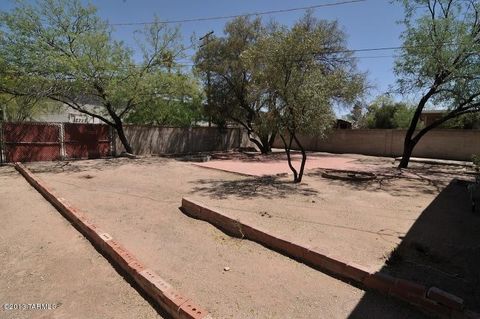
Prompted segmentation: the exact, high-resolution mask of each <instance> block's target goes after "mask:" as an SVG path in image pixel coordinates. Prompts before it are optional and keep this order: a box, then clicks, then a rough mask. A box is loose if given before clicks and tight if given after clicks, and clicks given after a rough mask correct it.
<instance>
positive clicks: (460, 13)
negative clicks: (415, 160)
mask: <svg viewBox="0 0 480 319" xmlns="http://www.w3.org/2000/svg"><path fill="white" fill-rule="evenodd" d="M398 1H401V2H402V3H403V4H404V7H405V12H406V16H405V21H404V22H405V26H406V30H405V32H404V33H403V40H404V43H403V49H402V53H401V56H400V57H399V58H398V59H397V61H396V66H395V70H396V73H397V74H398V76H399V80H398V83H399V87H400V89H401V91H402V92H410V93H412V92H413V93H417V92H419V91H420V92H422V93H421V97H420V98H419V101H418V104H417V106H416V109H415V112H414V114H413V117H412V120H411V123H410V126H409V128H408V131H407V133H406V136H405V142H404V150H403V155H402V160H401V161H400V164H399V168H406V167H408V163H409V160H410V157H411V155H412V152H413V150H414V147H415V145H416V144H417V143H418V142H419V141H420V139H421V138H422V137H423V136H424V135H425V134H426V133H427V132H428V131H430V130H432V129H434V128H436V127H438V126H440V125H441V124H443V123H445V122H446V121H448V120H450V119H453V118H456V117H459V116H461V115H463V114H469V113H474V112H478V111H480V76H479V75H480V63H479V62H480V60H479V58H480V20H479V17H480V15H479V13H480V12H479V9H480V3H479V2H478V1H464V0H398ZM428 104H434V105H436V106H437V107H442V108H443V109H445V111H446V112H445V115H444V116H442V117H441V118H439V119H438V120H436V121H434V122H433V123H431V124H429V125H428V126H426V127H424V128H422V129H421V130H419V131H418V132H415V129H416V127H417V124H418V123H419V119H420V115H421V113H422V111H423V109H424V108H425V106H427V105H428Z"/></svg>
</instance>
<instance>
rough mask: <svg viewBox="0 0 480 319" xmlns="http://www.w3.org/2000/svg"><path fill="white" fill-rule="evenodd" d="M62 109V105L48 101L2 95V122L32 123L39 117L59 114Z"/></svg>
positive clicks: (0, 98) (0, 109)
mask: <svg viewBox="0 0 480 319" xmlns="http://www.w3.org/2000/svg"><path fill="white" fill-rule="evenodd" d="M60 107H61V104H60V103H57V102H52V101H49V100H47V99H36V98H35V97H31V96H12V95H8V94H0V120H4V121H9V122H23V121H32V120H34V119H35V117H37V116H39V115H42V114H48V113H55V112H58V111H59V110H60ZM3 115H5V118H3Z"/></svg>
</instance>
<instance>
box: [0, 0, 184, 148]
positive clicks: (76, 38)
mask: <svg viewBox="0 0 480 319" xmlns="http://www.w3.org/2000/svg"><path fill="white" fill-rule="evenodd" d="M111 32H112V30H111V28H110V27H109V26H108V25H107V23H106V22H104V21H102V20H101V19H100V18H99V17H98V16H97V15H96V9H95V7H93V6H91V5H88V6H83V5H82V2H81V1H80V0H71V1H69V0H38V1H37V2H36V3H35V4H34V5H30V4H27V3H26V2H19V4H18V5H17V7H15V8H14V9H13V10H12V11H11V12H2V13H1V14H0V57H1V58H0V67H1V68H0V70H1V71H2V72H1V75H0V77H1V78H3V80H4V81H2V82H1V83H0V92H4V93H8V94H11V95H14V96H24V97H26V96H30V97H34V98H48V99H51V100H53V101H58V102H61V103H64V104H65V105H67V106H68V107H71V108H72V109H75V110H77V111H79V112H81V113H84V114H87V115H90V116H93V117H95V118H98V119H100V120H101V121H103V122H105V123H106V124H108V125H110V126H111V127H113V128H114V129H115V130H116V132H117V134H118V137H119V138H120V140H121V142H122V144H123V146H124V147H125V150H126V151H127V152H129V153H132V152H133V150H132V148H131V146H130V144H129V142H128V140H127V138H126V136H125V133H124V129H123V119H124V118H125V117H126V116H127V115H128V113H129V112H131V111H132V110H133V109H134V108H136V107H137V106H138V105H139V104H141V103H142V102H143V101H145V100H148V99H151V98H152V96H155V95H158V94H159V93H161V92H159V86H158V84H159V81H160V80H159V78H160V77H159V74H161V73H162V71H164V70H165V69H170V68H171V67H172V64H173V60H174V59H175V57H176V56H177V55H179V54H180V53H181V49H182V48H181V47H180V46H179V45H178V38H179V37H178V35H179V32H178V29H170V28H167V27H166V26H165V25H164V24H161V23H159V22H158V21H157V22H155V23H153V24H151V25H149V26H148V27H146V28H145V30H143V31H142V32H138V33H137V35H138V37H137V40H138V46H139V48H140V49H141V53H142V55H143V61H142V62H141V63H136V62H135V61H134V59H133V50H132V49H130V48H128V47H126V46H125V44H124V43H122V42H119V41H115V40H114V39H113V38H112V35H111ZM85 97H88V98H89V99H95V100H96V102H97V103H98V104H100V105H101V107H100V108H99V110H98V111H94V110H91V109H87V108H86V107H85V105H84V104H83V103H82V101H83V100H85Z"/></svg>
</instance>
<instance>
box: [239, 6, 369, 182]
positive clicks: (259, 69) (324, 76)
mask: <svg viewBox="0 0 480 319" xmlns="http://www.w3.org/2000/svg"><path fill="white" fill-rule="evenodd" d="M243 59H244V60H245V61H248V65H249V66H250V67H251V69H252V70H253V72H252V78H253V81H254V83H255V86H256V90H257V91H260V92H262V97H263V98H264V99H265V100H266V101H268V102H269V103H268V106H269V108H270V110H271V112H270V114H272V117H273V121H274V122H275V123H276V125H277V127H278V129H279V131H278V134H279V135H280V138H281V139H282V141H283V144H284V147H285V151H286V153H287V158H288V165H289V167H290V169H291V170H292V172H293V175H294V182H295V183H300V182H301V181H302V177H303V172H304V169H305V163H306V160H307V154H306V151H305V148H304V147H303V145H302V144H301V141H300V139H299V137H298V135H299V134H315V135H316V136H325V135H326V134H327V132H328V130H329V128H331V127H332V124H333V123H334V122H335V117H334V112H333V110H332V106H333V104H334V103H342V102H348V103H351V102H353V101H354V100H355V99H356V98H358V97H359V95H360V94H361V93H362V92H363V90H364V86H365V81H364V76H363V74H360V73H359V72H358V71H357V70H356V66H355V61H354V59H353V57H352V55H351V53H350V52H349V51H348V50H346V45H345V35H344V33H342V32H341V30H340V29H339V27H338V25H337V23H336V22H329V21H323V20H317V19H316V18H314V17H313V16H312V15H311V14H310V13H307V14H306V15H305V17H303V18H302V19H301V20H300V21H298V22H297V23H296V24H295V25H294V26H293V27H292V28H291V29H288V28H286V27H281V26H277V27H275V28H274V30H273V31H272V32H271V33H270V34H268V35H266V36H265V37H263V38H262V39H261V40H260V41H259V42H258V44H257V45H256V46H254V47H253V48H252V49H250V50H249V51H247V52H246V53H245V54H244V55H243ZM292 147H298V148H299V149H300V151H301V153H302V161H301V164H300V167H299V168H298V170H297V168H295V167H294V166H293V164H292V160H291V150H292Z"/></svg>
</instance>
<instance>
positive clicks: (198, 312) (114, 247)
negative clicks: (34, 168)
mask: <svg viewBox="0 0 480 319" xmlns="http://www.w3.org/2000/svg"><path fill="white" fill-rule="evenodd" d="M15 169H16V170H17V171H18V172H20V174H22V175H23V177H25V179H26V180H27V181H28V182H29V183H30V184H31V185H32V186H33V187H34V188H35V189H36V190H37V191H38V192H39V193H40V194H41V195H42V196H43V197H45V198H46V199H47V200H48V201H49V202H50V203H51V204H52V205H53V206H54V207H55V208H56V209H57V210H58V211H59V212H60V213H61V214H62V215H63V216H65V218H67V219H68V220H69V221H70V223H72V224H73V225H74V226H75V227H76V228H77V229H78V230H79V231H80V232H81V233H82V234H83V235H84V236H85V237H86V238H87V239H88V240H89V241H90V242H92V243H93V244H94V245H95V246H96V247H97V249H98V250H100V251H101V252H103V253H104V254H105V255H106V256H108V259H109V260H110V261H111V262H113V263H115V264H116V265H118V266H119V267H120V268H122V269H123V270H124V271H125V272H126V273H128V275H129V276H130V277H131V278H132V279H133V280H134V281H135V282H136V283H137V284H138V286H139V287H140V288H141V289H142V290H143V291H144V292H145V293H146V294H147V295H148V296H150V297H151V298H152V300H154V301H155V302H156V303H157V305H158V306H160V308H162V309H163V310H164V311H165V312H167V313H169V314H170V315H171V316H172V317H173V318H175V319H177V318H178V319H207V318H211V316H210V315H209V314H208V312H207V311H206V310H204V309H202V308H201V307H199V306H197V305H195V304H194V303H193V302H192V301H191V300H190V299H189V298H187V297H185V296H183V295H182V294H181V293H179V292H177V291H175V290H174V289H173V288H172V287H171V286H170V285H169V284H168V283H167V282H166V281H164V280H163V279H162V278H161V277H160V276H159V275H157V274H156V273H155V272H154V271H153V270H150V269H147V268H146V267H145V266H144V265H143V264H142V263H141V262H140V261H139V260H138V259H137V258H136V257H135V256H134V255H133V254H132V253H131V252H130V251H128V250H127V249H126V248H125V247H123V246H122V245H121V244H120V243H119V242H118V241H116V240H115V239H114V238H113V237H112V236H110V235H109V234H108V233H106V232H105V231H104V230H102V229H101V228H100V227H98V226H97V225H96V224H95V223H93V222H92V221H91V220H90V219H88V218H87V217H86V216H85V215H84V214H83V213H81V212H80V211H78V210H77V209H75V208H74V207H73V206H72V205H70V204H68V203H67V201H66V200H65V199H63V198H61V197H57V196H56V195H55V194H54V193H53V192H52V191H51V190H49V189H48V188H47V187H46V186H45V184H44V183H43V182H42V181H40V180H39V179H37V178H36V177H35V175H33V173H32V172H30V171H29V170H28V169H27V168H26V167H25V166H24V165H22V164H20V163H15Z"/></svg>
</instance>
